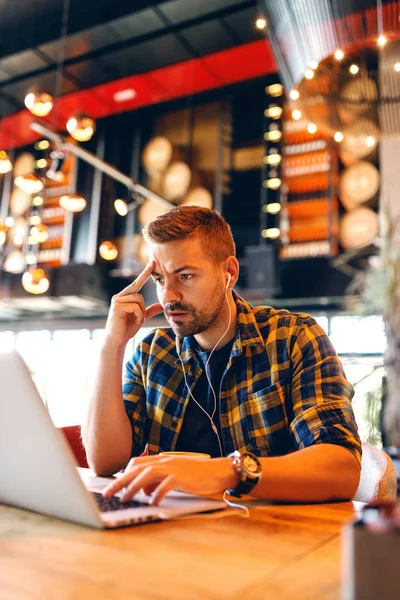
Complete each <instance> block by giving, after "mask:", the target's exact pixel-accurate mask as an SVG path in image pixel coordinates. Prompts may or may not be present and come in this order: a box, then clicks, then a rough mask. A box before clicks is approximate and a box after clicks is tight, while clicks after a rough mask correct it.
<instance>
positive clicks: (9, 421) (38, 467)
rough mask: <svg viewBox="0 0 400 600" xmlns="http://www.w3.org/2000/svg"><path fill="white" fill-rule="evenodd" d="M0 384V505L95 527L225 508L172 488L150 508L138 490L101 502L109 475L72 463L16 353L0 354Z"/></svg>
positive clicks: (58, 432)
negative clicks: (123, 497)
mask: <svg viewBox="0 0 400 600" xmlns="http://www.w3.org/2000/svg"><path fill="white" fill-rule="evenodd" d="M60 385H62V381H60ZM0 386H1V388H0V503H2V504H7V505H10V506H15V507H19V508H23V509H27V510H31V511H34V512H38V513H42V514H45V515H49V516H52V517H56V518H59V519H63V520H67V521H72V522H75V523H80V524H82V525H87V526H89V527H95V528H98V529H103V528H105V529H109V528H116V527H123V526H127V525H135V524H139V523H145V522H148V521H156V520H160V519H172V518H177V517H181V516H184V515H188V514H192V513H200V512H206V511H213V510H219V509H223V508H225V507H226V504H225V502H223V501H222V500H221V501H219V500H213V499H209V498H203V497H201V496H194V495H191V494H185V493H183V492H178V491H174V492H170V493H169V494H168V495H167V496H166V498H165V499H164V500H163V501H162V502H161V504H160V506H150V505H149V502H150V500H151V498H150V497H148V496H145V494H144V493H143V492H141V493H139V494H137V495H136V496H135V498H134V499H133V501H132V502H130V503H129V504H125V503H121V502H120V500H119V497H118V494H117V495H116V496H114V497H113V498H112V499H111V502H107V503H106V504H105V502H106V501H105V499H104V498H103V497H102V495H101V491H102V489H103V488H104V487H105V486H106V485H108V484H109V483H110V479H108V478H103V477H96V476H94V475H93V474H91V472H90V471H89V470H87V469H78V468H77V467H76V463H75V458H74V455H73V453H72V451H71V449H70V447H69V446H68V444H67V442H66V441H65V439H64V435H63V434H62V432H60V431H59V430H58V429H57V428H56V427H55V426H54V424H53V422H52V420H51V418H50V415H49V413H48V411H47V408H46V406H45V404H44V403H43V400H42V399H41V397H40V395H39V393H38V391H37V389H36V386H35V384H34V382H33V380H32V378H31V376H30V374H29V370H28V368H27V366H26V365H25V363H24V361H23V359H22V358H21V356H20V355H19V354H18V353H17V352H10V353H7V354H0ZM99 502H100V503H102V504H99Z"/></svg>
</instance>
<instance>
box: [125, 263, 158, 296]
mask: <svg viewBox="0 0 400 600" xmlns="http://www.w3.org/2000/svg"><path fill="white" fill-rule="evenodd" d="M153 271H154V261H151V262H149V263H147V265H146V266H145V268H144V269H143V271H142V272H141V273H140V274H139V275H138V276H137V277H136V279H135V280H134V281H132V283H130V284H129V285H127V286H126V288H124V289H123V290H122V291H121V292H119V294H118V295H119V296H126V295H128V294H136V292H139V291H140V290H141V289H142V287H143V286H144V284H145V283H146V281H147V280H148V278H149V277H150V275H151V274H152V272H153Z"/></svg>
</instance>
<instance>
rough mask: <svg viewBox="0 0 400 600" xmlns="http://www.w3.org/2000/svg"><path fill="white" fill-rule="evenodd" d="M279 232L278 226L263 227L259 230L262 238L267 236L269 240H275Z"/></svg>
mask: <svg viewBox="0 0 400 600" xmlns="http://www.w3.org/2000/svg"><path fill="white" fill-rule="evenodd" d="M280 234H281V231H280V229H279V228H278V227H270V228H269V229H263V230H262V231H261V235H262V237H263V238H268V239H270V240H275V239H276V238H278V237H279V236H280Z"/></svg>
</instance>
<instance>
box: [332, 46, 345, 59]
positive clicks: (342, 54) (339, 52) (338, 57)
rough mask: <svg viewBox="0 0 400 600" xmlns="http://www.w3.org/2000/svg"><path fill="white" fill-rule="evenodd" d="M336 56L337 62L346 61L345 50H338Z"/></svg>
mask: <svg viewBox="0 0 400 600" xmlns="http://www.w3.org/2000/svg"><path fill="white" fill-rule="evenodd" d="M334 56H335V58H336V60H343V59H344V52H343V50H340V48H338V49H337V50H336V51H335V54H334Z"/></svg>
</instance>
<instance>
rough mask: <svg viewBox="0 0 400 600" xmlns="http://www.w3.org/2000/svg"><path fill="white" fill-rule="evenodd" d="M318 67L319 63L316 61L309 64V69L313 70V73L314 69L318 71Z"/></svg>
mask: <svg viewBox="0 0 400 600" xmlns="http://www.w3.org/2000/svg"><path fill="white" fill-rule="evenodd" d="M318 65H319V63H318V62H317V61H316V60H313V61H311V62H310V69H313V70H314V71H315V69H318Z"/></svg>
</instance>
